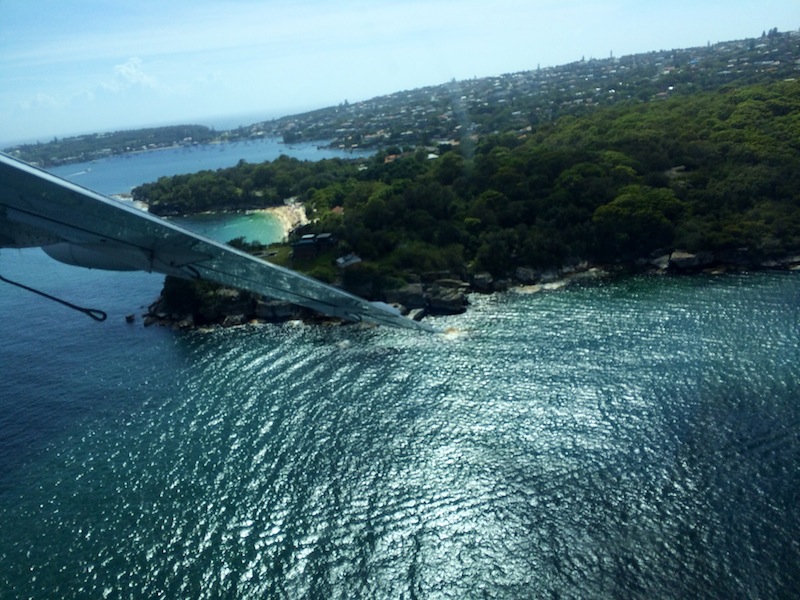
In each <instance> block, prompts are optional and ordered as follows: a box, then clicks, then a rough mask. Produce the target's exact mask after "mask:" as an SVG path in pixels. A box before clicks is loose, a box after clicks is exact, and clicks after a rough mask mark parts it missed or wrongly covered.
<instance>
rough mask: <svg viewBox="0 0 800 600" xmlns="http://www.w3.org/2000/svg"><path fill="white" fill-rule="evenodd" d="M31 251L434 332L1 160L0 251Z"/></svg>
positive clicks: (14, 162) (383, 308) (390, 309)
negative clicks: (204, 281) (199, 281)
mask: <svg viewBox="0 0 800 600" xmlns="http://www.w3.org/2000/svg"><path fill="white" fill-rule="evenodd" d="M32 246H40V247H41V248H42V249H43V250H44V251H45V252H46V253H47V254H48V255H49V256H51V257H53V258H55V259H56V260H59V261H61V262H64V263H67V264H71V265H76V266H81V267H88V268H97V269H108V270H114V271H138V270H141V271H150V272H152V271H155V272H158V273H164V274H166V275H175V276H178V277H183V278H187V279H207V280H209V281H214V282H216V283H219V284H222V285H225V286H229V287H234V288H238V289H243V290H247V291H251V292H256V293H258V294H262V295H264V296H267V297H269V298H274V299H278V300H284V301H287V302H291V303H293V304H297V305H300V306H304V307H307V308H311V309H313V310H315V311H318V312H321V313H323V314H326V315H330V316H333V317H340V318H343V319H345V320H348V321H353V322H362V321H363V322H368V323H375V324H379V325H389V326H392V327H405V328H409V329H418V330H423V331H435V329H434V328H433V327H431V326H430V325H428V324H425V323H419V322H417V321H413V320H411V319H408V318H406V317H403V316H402V315H401V314H400V312H399V311H397V310H396V309H394V308H393V307H391V306H388V305H386V304H383V303H380V302H368V301H367V300H364V299H363V298H359V297H358V296H355V295H353V294H350V293H348V292H345V291H344V290H341V289H339V288H336V287H334V286H331V285H327V284H324V283H322V282H320V281H317V280H316V279H313V278H311V277H307V276H305V275H302V274H300V273H297V272H295V271H292V270H290V269H286V268H283V267H280V266H278V265H274V264H271V263H269V262H266V261H264V260H261V259H259V258H256V257H254V256H251V255H249V254H247V253H244V252H241V251H239V250H237V249H235V248H232V247H230V246H227V245H225V244H220V243H218V242H215V241H214V240H211V239H208V238H206V237H203V236H200V235H197V234H196V233H193V232H191V231H188V230H186V229H183V228H182V227H178V226H177V225H174V224H173V223H170V222H168V221H165V220H163V219H160V218H158V217H156V216H154V215H151V214H149V213H146V212H144V211H141V210H138V209H137V208H134V207H132V206H129V205H127V204H125V203H123V202H120V201H117V200H113V199H111V198H107V197H106V196H103V195H102V194H98V193H96V192H93V191H91V190H88V189H86V188H83V187H81V186H79V185H76V184H74V183H71V182H69V181H66V180H64V179H61V178H59V177H56V176H55V175H52V174H50V173H47V172H46V171H43V170H41V169H38V168H36V167H33V166H31V165H28V164H27V163H24V162H22V161H19V160H17V159H14V158H12V157H10V156H7V155H5V154H2V153H0V248H2V247H13V248H23V247H32Z"/></svg>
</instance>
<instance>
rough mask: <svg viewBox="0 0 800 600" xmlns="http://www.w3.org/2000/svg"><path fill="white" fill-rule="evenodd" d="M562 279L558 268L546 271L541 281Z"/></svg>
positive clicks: (551, 281) (549, 281)
mask: <svg viewBox="0 0 800 600" xmlns="http://www.w3.org/2000/svg"><path fill="white" fill-rule="evenodd" d="M559 279H561V273H559V272H558V270H557V269H549V270H547V271H544V272H543V273H542V274H541V276H540V281H541V283H553V282H555V281H558V280H559Z"/></svg>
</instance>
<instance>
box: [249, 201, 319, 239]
mask: <svg viewBox="0 0 800 600" xmlns="http://www.w3.org/2000/svg"><path fill="white" fill-rule="evenodd" d="M262 210H263V212H267V213H269V214H271V215H273V216H274V217H276V218H277V219H278V220H279V221H280V223H281V227H282V228H283V239H286V238H287V237H289V234H290V233H291V232H292V231H294V230H295V229H297V228H298V227H301V226H303V225H305V224H307V223H308V222H309V221H308V217H307V216H306V209H305V207H304V206H303V205H302V204H300V203H299V202H293V203H291V204H284V205H282V206H271V207H269V208H265V209H262ZM260 212H261V211H260Z"/></svg>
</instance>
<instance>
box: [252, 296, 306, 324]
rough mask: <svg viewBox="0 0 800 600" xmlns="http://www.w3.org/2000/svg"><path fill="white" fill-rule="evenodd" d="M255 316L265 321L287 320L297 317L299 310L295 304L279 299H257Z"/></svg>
mask: <svg viewBox="0 0 800 600" xmlns="http://www.w3.org/2000/svg"><path fill="white" fill-rule="evenodd" d="M255 316H256V317H258V318H259V319H264V320H265V321H289V320H292V319H297V318H299V316H300V310H299V309H298V307H297V306H296V305H294V304H291V303H289V302H282V301H281V300H259V301H258V302H257V303H256V309H255Z"/></svg>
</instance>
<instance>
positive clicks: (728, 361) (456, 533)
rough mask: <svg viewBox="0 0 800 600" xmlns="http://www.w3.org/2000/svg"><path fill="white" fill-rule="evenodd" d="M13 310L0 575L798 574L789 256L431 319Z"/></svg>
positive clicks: (545, 581)
mask: <svg viewBox="0 0 800 600" xmlns="http://www.w3.org/2000/svg"><path fill="white" fill-rule="evenodd" d="M21 258H22V260H21V261H19V262H22V263H25V261H28V262H27V264H28V265H34V266H35V267H36V268H32V267H30V266H28V267H24V266H17V267H15V268H18V269H23V268H24V269H26V270H27V271H37V270H39V269H40V267H38V266H37V265H40V264H45V263H44V262H40V261H43V257H39V256H38V255H36V254H32V255H28V254H26V255H24V256H22V257H21ZM19 262H15V263H14V264H15V265H19ZM42 268H43V267H42ZM59 269H61V267H59ZM59 272H60V271H59ZM94 276H95V277H97V279H96V280H92V281H90V287H92V288H93V289H102V290H105V291H103V292H102V293H101V292H97V294H98V299H102V298H104V297H106V296H104V294H105V295H109V294H111V295H112V300H113V303H112V306H117V305H120V308H119V310H120V311H125V310H126V303H127V306H129V305H130V303H132V302H137V301H138V298H139V296H141V297H142V298H143V301H146V300H144V299H145V298H147V297H149V296H151V295H152V294H153V293H154V290H153V288H155V291H157V288H158V287H159V282H158V281H155V282H154V281H153V280H152V279H151V278H148V277H146V276H141V278H140V279H136V280H135V282H134V283H135V285H133V287H132V288H131V287H130V286H131V284H130V283H128V284H127V285H128V286H129V287H128V290H127V291H126V292H125V294H123V293H122V292H119V291H116V290H118V289H119V285H118V284H117V282H118V281H119V280H117V279H115V278H116V277H121V276H122V275H114V274H101V275H94ZM42 277H44V275H42ZM125 277H131V276H130V275H125ZM109 278H110V279H109ZM84 281H85V280H84ZM126 281H127V282H130V279H126ZM64 285H67V283H64ZM131 289H132V290H133V291H131ZM3 293H4V294H5V293H6V291H5V290H4V292H3ZM117 293H118V294H120V296H121V297H119V298H117V297H116V296H113V294H117ZM137 294H138V295H137ZM3 306H4V308H5V310H6V311H13V313H14V314H15V315H18V318H15V319H13V320H11V322H9V320H4V323H3V325H2V332H3V345H2V350H0V359H1V360H2V363H0V407H1V408H2V413H1V414H0V435H1V436H2V437H0V562H1V563H2V565H3V568H2V570H0V596H1V597H33V598H45V597H103V596H107V597H165V598H178V597H183V598H190V597H191V598H195V597H196V598H218V597H241V598H303V597H309V598H530V597H564V598H588V597H609V598H611V597H622V598H627V597H642V598H645V597H646V598H655V597H659V598H689V597H707V598H711V597H714V598H733V597H738V598H746V597H747V598H750V597H762V598H773V597H786V596H789V595H791V594H793V593H796V590H798V589H800V547H798V540H800V512H799V511H800V509H798V506H797V504H798V497H800V475H798V468H797V467H798V459H800V433H799V431H800V429H799V426H800V341H799V340H800V276H798V275H797V274H758V275H742V276H734V275H731V276H724V277H719V278H708V277H694V278H649V277H639V278H631V279H624V280H621V281H616V282H607V283H599V284H593V285H590V286H586V287H577V288H569V289H567V290H563V291H560V292H555V293H549V294H540V295H524V294H520V293H508V294H503V295H494V296H482V297H479V296H476V297H474V298H473V306H472V307H471V308H470V310H469V312H468V313H467V314H466V315H463V316H459V317H450V318H441V319H439V320H438V322H437V324H440V325H443V326H452V327H455V328H457V331H455V332H452V333H449V334H447V335H445V336H438V335H426V334H419V333H416V332H405V331H394V330H388V329H358V328H355V327H345V328H323V327H312V326H306V325H298V324H286V325H280V326H261V327H245V328H240V329H230V330H222V331H215V332H212V333H188V334H176V333H172V332H169V331H165V330H160V329H144V328H142V327H141V326H140V325H134V326H129V325H126V324H125V323H124V322H123V319H122V318H121V317H122V312H120V314H117V315H114V314H112V316H111V317H110V319H109V322H108V323H106V324H104V325H98V324H95V323H93V322H89V321H88V320H82V319H81V317H75V316H73V315H72V314H66V315H64V314H63V312H61V311H62V310H63V309H61V308H53V307H52V306H47V305H46V306H45V307H41V306H33V307H32V306H31V305H30V301H29V300H28V299H27V298H25V297H23V296H18V295H17V293H16V292H13V293H12V292H8V295H7V296H4V298H3ZM6 314H8V312H7V313H6ZM27 321H33V324H32V326H31V323H30V322H27Z"/></svg>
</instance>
